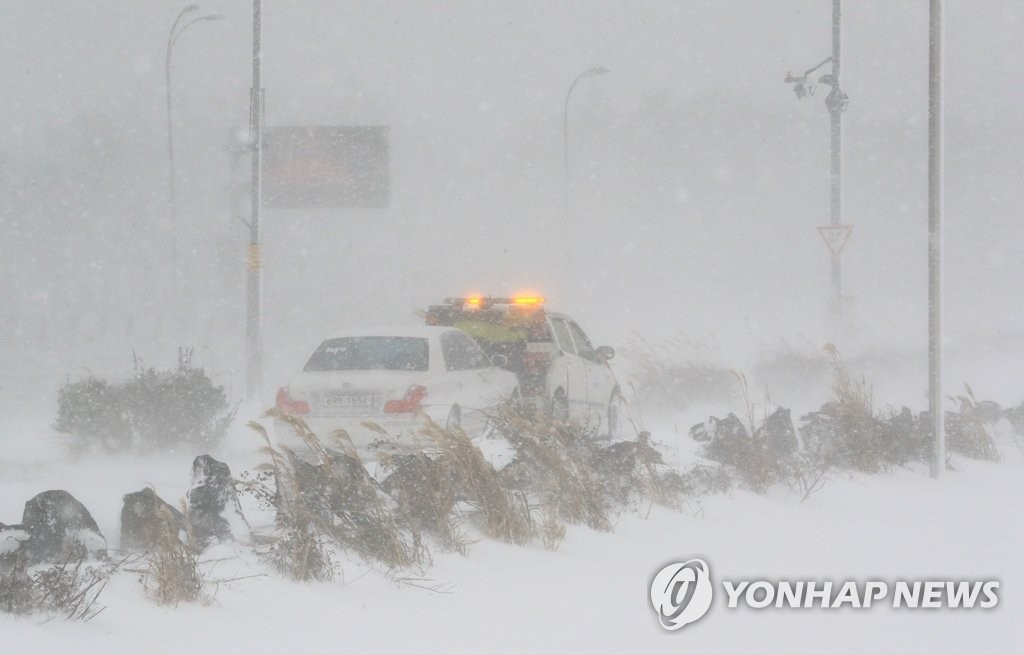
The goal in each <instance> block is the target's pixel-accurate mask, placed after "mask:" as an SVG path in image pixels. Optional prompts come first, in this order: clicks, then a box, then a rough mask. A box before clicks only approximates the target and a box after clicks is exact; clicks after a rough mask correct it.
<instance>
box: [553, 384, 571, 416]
mask: <svg viewBox="0 0 1024 655" xmlns="http://www.w3.org/2000/svg"><path fill="white" fill-rule="evenodd" d="M551 419H552V420H553V421H557V422H559V423H567V422H568V421H569V399H568V398H566V397H565V392H564V391H562V390H561V389H559V390H558V391H556V392H555V395H554V396H553V397H552V398H551Z"/></svg>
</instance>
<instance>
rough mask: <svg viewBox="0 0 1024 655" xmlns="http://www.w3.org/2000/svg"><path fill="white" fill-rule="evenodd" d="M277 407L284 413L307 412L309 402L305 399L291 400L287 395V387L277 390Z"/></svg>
mask: <svg viewBox="0 0 1024 655" xmlns="http://www.w3.org/2000/svg"><path fill="white" fill-rule="evenodd" d="M277 408H278V409H279V410H281V411H282V412H284V413H285V414H291V415H296V414H309V403H307V402H306V401H305V400H292V397H291V396H289V395H288V387H281V388H280V389H278V390H277Z"/></svg>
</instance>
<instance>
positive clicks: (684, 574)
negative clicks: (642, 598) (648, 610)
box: [651, 559, 712, 630]
mask: <svg viewBox="0 0 1024 655" xmlns="http://www.w3.org/2000/svg"><path fill="white" fill-rule="evenodd" d="M711 597H712V587H711V572H710V571H709V570H708V564H707V562H705V561H704V560H702V559H691V560H688V561H686V562H676V563H674V564H669V565H668V566H666V567H665V568H663V569H662V570H660V571H658V573H657V575H655V576H654V580H653V581H651V605H653V606H654V611H656V612H657V613H658V622H660V623H661V627H663V628H665V629H666V630H678V629H679V628H681V627H683V626H684V625H688V624H690V623H693V622H694V621H696V620H698V619H700V618H701V617H702V616H704V615H705V614H707V612H708V610H709V609H711Z"/></svg>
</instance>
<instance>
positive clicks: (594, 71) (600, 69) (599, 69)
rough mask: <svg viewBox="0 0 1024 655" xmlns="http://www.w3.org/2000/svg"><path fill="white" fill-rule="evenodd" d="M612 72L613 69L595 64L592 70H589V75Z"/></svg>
mask: <svg viewBox="0 0 1024 655" xmlns="http://www.w3.org/2000/svg"><path fill="white" fill-rule="evenodd" d="M610 72H611V71H610V70H608V69H607V68H605V67H604V66H595V67H594V68H591V69H590V70H588V71H587V75H605V74H606V73H610Z"/></svg>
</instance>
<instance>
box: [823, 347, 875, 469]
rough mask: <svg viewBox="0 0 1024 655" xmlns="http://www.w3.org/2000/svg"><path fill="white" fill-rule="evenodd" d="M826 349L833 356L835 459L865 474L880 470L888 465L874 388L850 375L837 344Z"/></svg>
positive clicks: (832, 404)
mask: <svg viewBox="0 0 1024 655" xmlns="http://www.w3.org/2000/svg"><path fill="white" fill-rule="evenodd" d="M825 351H826V352H827V353H828V354H829V355H830V356H831V357H832V367H833V370H834V372H835V379H834V381H833V383H832V392H833V394H834V395H835V400H834V402H833V403H831V412H832V415H833V418H834V420H835V424H836V425H835V433H834V435H833V436H834V438H835V443H834V447H833V449H832V457H833V460H834V461H835V462H837V463H842V464H845V465H847V466H850V467H852V468H854V469H857V470H859V471H863V472H865V473H877V472H878V471H881V470H883V469H884V468H885V467H886V461H885V458H884V453H883V451H884V447H883V444H882V440H881V434H880V429H879V424H878V421H877V420H876V419H875V415H874V408H873V406H872V400H871V388H870V387H869V386H868V384H867V382H866V381H865V380H864V379H863V378H861V379H860V380H855V379H854V378H853V377H851V375H850V373H849V371H848V370H847V368H846V364H845V363H844V362H843V358H842V357H841V356H840V355H839V349H838V348H836V347H835V345H833V344H831V343H830V344H826V345H825Z"/></svg>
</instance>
